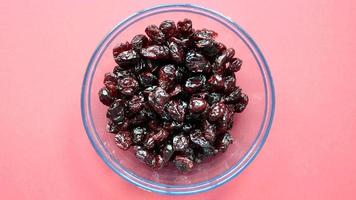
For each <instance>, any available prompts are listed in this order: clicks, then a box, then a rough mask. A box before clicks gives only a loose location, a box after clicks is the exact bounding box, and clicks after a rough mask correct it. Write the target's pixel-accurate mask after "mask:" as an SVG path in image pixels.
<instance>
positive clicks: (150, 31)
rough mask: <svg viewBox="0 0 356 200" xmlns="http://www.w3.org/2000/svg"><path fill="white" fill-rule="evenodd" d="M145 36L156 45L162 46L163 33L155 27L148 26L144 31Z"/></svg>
mask: <svg viewBox="0 0 356 200" xmlns="http://www.w3.org/2000/svg"><path fill="white" fill-rule="evenodd" d="M145 32H146V34H147V36H148V37H149V38H150V39H151V40H153V41H154V42H156V43H157V44H163V43H164V41H165V35H164V33H163V32H162V31H161V30H160V29H159V28H158V27H157V26H156V25H149V26H147V28H146V29H145Z"/></svg>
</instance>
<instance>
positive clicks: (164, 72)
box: [158, 64, 176, 90]
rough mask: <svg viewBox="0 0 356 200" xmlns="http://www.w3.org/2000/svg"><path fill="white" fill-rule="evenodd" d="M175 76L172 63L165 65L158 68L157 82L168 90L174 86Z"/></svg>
mask: <svg viewBox="0 0 356 200" xmlns="http://www.w3.org/2000/svg"><path fill="white" fill-rule="evenodd" d="M175 78H176V69H175V67H174V65H171V64H169V65H165V66H163V67H162V68H161V69H160V70H159V79H158V84H159V86H160V87H162V88H163V89H164V90H168V89H170V88H172V87H173V86H174V81H175Z"/></svg>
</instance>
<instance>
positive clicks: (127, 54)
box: [115, 50, 139, 67]
mask: <svg viewBox="0 0 356 200" xmlns="http://www.w3.org/2000/svg"><path fill="white" fill-rule="evenodd" d="M138 59H139V55H138V54H137V53H136V51H134V50H127V51H123V52H121V53H119V54H118V55H117V56H116V57H115V61H116V63H117V64H118V65H120V67H130V66H131V65H134V64H135V63H136V62H137V61H138Z"/></svg>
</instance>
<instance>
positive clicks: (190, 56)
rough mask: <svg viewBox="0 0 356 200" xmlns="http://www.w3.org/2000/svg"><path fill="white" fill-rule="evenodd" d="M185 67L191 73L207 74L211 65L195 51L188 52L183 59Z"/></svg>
mask: <svg viewBox="0 0 356 200" xmlns="http://www.w3.org/2000/svg"><path fill="white" fill-rule="evenodd" d="M185 66H186V67H187V68H188V69H189V70H190V71H192V72H196V73H201V72H209V71H210V70H211V65H210V63H209V62H208V60H207V59H206V58H205V57H204V56H203V55H202V54H200V53H198V52H196V51H189V52H188V53H187V55H186V57H185Z"/></svg>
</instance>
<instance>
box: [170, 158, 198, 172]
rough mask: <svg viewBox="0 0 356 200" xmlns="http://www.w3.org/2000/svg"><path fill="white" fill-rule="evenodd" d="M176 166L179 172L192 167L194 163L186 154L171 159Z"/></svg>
mask: <svg viewBox="0 0 356 200" xmlns="http://www.w3.org/2000/svg"><path fill="white" fill-rule="evenodd" d="M173 163H174V165H175V166H176V168H177V169H178V170H179V171H181V172H186V171H190V170H192V169H193V166H194V163H193V161H192V160H190V159H189V158H188V157H187V156H178V155H177V156H176V157H175V158H174V161H173Z"/></svg>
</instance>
